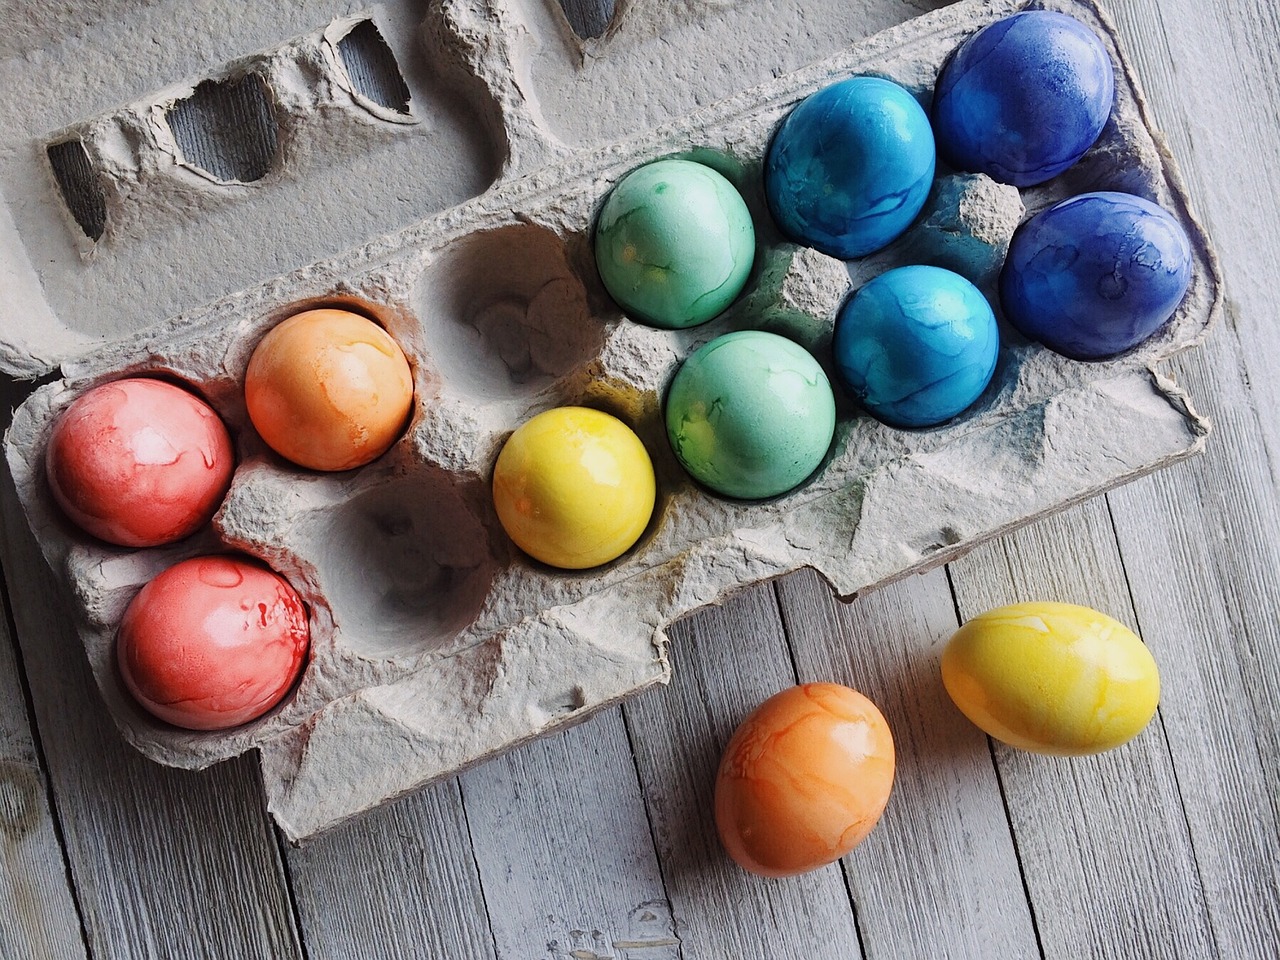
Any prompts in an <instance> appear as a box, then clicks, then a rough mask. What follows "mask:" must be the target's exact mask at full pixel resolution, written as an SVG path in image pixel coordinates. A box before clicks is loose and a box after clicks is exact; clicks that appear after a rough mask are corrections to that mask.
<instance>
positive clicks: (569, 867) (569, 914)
mask: <svg viewBox="0 0 1280 960" xmlns="http://www.w3.org/2000/svg"><path fill="white" fill-rule="evenodd" d="M460 780H461V786H462V796H463V799H464V801H465V804H466V811H467V822H468V823H469V825H470V827H471V837H472V843H473V845H474V849H475V854H476V860H477V863H478V864H479V866H480V875H481V880H482V882H483V885H484V895H485V902H486V903H487V904H488V906H489V917H490V922H491V924H492V928H493V938H494V943H495V944H496V946H497V955H498V957H499V958H500V960H524V958H528V957H550V958H555V960H561V958H563V960H569V958H587V957H591V958H595V957H609V958H619V960H625V958H628V957H634V958H636V960H676V958H677V957H679V956H680V951H679V946H680V944H679V940H678V939H677V938H676V935H675V931H674V928H673V923H672V918H671V907H670V904H669V903H668V902H667V895H666V890H665V888H664V886H663V880H662V874H661V872H660V871H659V869H658V861H657V857H656V855H655V853H654V844H653V837H652V835H651V833H650V831H649V824H648V820H647V819H646V816H645V810H644V805H643V802H642V801H641V798H640V786H639V782H638V781H637V778H636V767H635V762H634V761H633V759H632V756H631V747H630V744H629V743H628V741H627V732H626V729H625V727H624V726H623V722H622V713H621V711H620V710H619V709H617V708H614V709H611V710H607V711H604V712H603V713H601V714H599V715H597V716H596V717H594V718H592V719H591V720H589V721H587V722H586V723H585V724H583V725H581V726H578V727H574V728H572V729H570V730H568V731H566V732H565V733H564V734H563V735H560V736H554V737H550V738H547V739H544V740H539V741H535V742H533V743H529V744H526V745H525V746H523V747H521V748H520V749H518V750H515V751H513V752H511V753H508V754H506V755H504V756H502V757H499V758H498V759H496V760H493V761H490V762H488V763H485V764H483V765H481V766H479V767H477V768H475V769H473V770H470V771H468V772H467V773H464V774H463V775H462V777H461V778H460Z"/></svg>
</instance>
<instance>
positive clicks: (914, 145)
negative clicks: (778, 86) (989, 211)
mask: <svg viewBox="0 0 1280 960" xmlns="http://www.w3.org/2000/svg"><path fill="white" fill-rule="evenodd" d="M933 167H934V146H933V132H932V131H931V130H930V128H929V118H928V117H927V116H926V115H925V112H924V110H923V109H921V107H920V104H918V103H916V100H915V98H914V97H912V96H911V94H910V93H908V92H907V91H906V90H904V89H903V88H902V87H900V86H898V84H896V83H893V82H891V81H889V80H881V79H879V78H877V77H852V78H850V79H848V80H843V81H841V82H840V83H836V84H833V85H831V86H829V87H825V88H823V89H822V90H819V91H818V92H817V93H815V94H812V95H811V96H809V97H806V98H805V99H804V100H802V101H800V104H799V105H798V106H797V107H796V108H795V109H794V110H792V111H791V113H789V114H788V115H787V118H786V119H785V120H783V121H782V125H781V126H780V127H779V128H778V132H777V133H776V134H774V137H773V143H772V144H770V146H769V155H768V157H767V159H766V161H765V170H764V187H765V196H766V197H767V198H768V201H769V210H770V211H771V212H772V213H773V217H774V219H775V220H776V221H777V222H778V226H779V227H780V228H781V229H782V232H783V233H784V234H786V235H787V236H788V237H789V238H791V239H792V240H794V241H796V242H797V243H802V244H805V245H806V246H810V247H814V248H815V249H817V250H820V251H822V252H823V253H825V254H828V255H830V256H833V257H839V258H840V259H842V260H850V259H852V258H854V257H861V256H863V255H865V254H868V253H871V252H872V251H875V250H879V249H880V248H881V247H883V246H885V245H886V244H888V243H889V242H890V241H892V240H893V239H894V238H895V237H897V236H898V235H899V234H901V233H902V232H903V231H904V230H906V229H907V227H908V226H910V225H911V221H912V220H914V219H915V216H916V214H918V213H919V212H920V208H921V207H923V206H924V202H925V200H926V199H928V196H929V187H930V186H931V185H932V183H933Z"/></svg>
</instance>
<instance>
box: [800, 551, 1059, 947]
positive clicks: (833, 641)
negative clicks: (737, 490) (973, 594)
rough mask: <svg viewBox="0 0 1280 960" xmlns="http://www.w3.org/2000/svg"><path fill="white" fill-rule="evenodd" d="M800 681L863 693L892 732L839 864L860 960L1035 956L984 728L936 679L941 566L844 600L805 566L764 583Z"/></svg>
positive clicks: (943, 612)
mask: <svg viewBox="0 0 1280 960" xmlns="http://www.w3.org/2000/svg"><path fill="white" fill-rule="evenodd" d="M777 591H778V598H779V605H780V607H781V609H782V619H783V623H784V624H785V625H786V629H787V638H788V640H789V641H790V644H791V650H792V653H793V655H794V657H795V661H796V667H797V670H798V672H799V675H800V679H801V681H804V682H811V681H830V682H835V683H843V684H845V685H846V686H850V687H853V688H854V689H855V690H858V691H860V692H862V693H863V694H865V695H866V696H868V697H869V698H870V699H871V701H872V702H873V703H875V704H876V706H878V707H879V708H880V711H881V712H882V713H883V714H884V715H885V719H886V720H887V721H888V722H889V727H890V729H891V730H892V731H893V736H894V746H895V748H896V752H897V773H896V776H895V780H894V789H893V794H892V796H891V797H890V799H889V805H888V807H887V808H886V809H885V814H884V817H883V818H882V819H881V822H880V824H879V825H878V826H877V827H876V829H875V830H873V831H872V833H871V835H870V836H868V837H867V839H866V840H864V841H863V842H862V844H861V845H860V846H859V847H858V848H857V849H855V850H854V851H853V853H852V854H851V855H850V856H848V857H846V858H845V860H844V868H845V871H846V873H847V875H848V881H849V888H850V890H851V891H852V893H853V896H854V900H855V902H856V903H857V905H858V923H859V928H860V929H861V931H862V937H863V941H864V943H865V946H866V951H867V955H868V956H873V957H874V956H884V957H921V958H935V957H937V958H941V957H974V958H978V957H985V956H990V955H992V950H993V949H994V947H993V945H995V944H998V945H999V947H998V950H999V955H1000V956H1001V957H1002V958H1009V960H1012V958H1015V957H1039V956H1040V948H1039V946H1038V945H1037V943H1036V931H1035V927H1034V923H1033V921H1032V917H1031V912H1030V906H1029V905H1028V903H1027V897H1026V893H1025V892H1024V890H1023V885H1022V876H1021V872H1020V869H1019V865H1018V858H1017V854H1016V852H1015V850H1014V847H1013V839H1012V837H1011V835H1010V832H1009V823H1008V821H1007V819H1006V818H1005V811H1004V806H1003V804H1002V801H1001V797H1000V784H999V782H998V780H997V777H996V772H995V770H994V768H993V767H992V762H991V753H990V750H989V748H988V746H987V738H986V737H985V736H984V735H983V734H982V732H981V731H979V730H978V729H977V728H976V727H974V726H972V725H971V724H969V723H967V722H964V721H963V718H961V717H960V716H959V714H958V713H957V711H956V709H955V707H954V706H953V705H952V703H951V701H950V699H948V697H947V694H946V691H945V690H943V688H942V685H941V683H940V682H939V672H938V671H939V667H938V663H939V660H940V658H941V655H942V647H943V646H944V645H945V643H946V641H947V640H948V639H949V638H950V637H951V634H952V633H954V632H955V630H956V626H957V623H956V611H955V605H954V603H953V602H952V598H951V590H950V588H949V587H948V585H947V578H946V574H945V573H944V572H943V571H942V570H935V571H933V572H930V573H927V574H925V575H923V576H920V577H914V578H912V579H910V580H906V581H899V582H897V583H894V584H891V585H890V586H888V587H885V588H884V589H882V590H877V591H875V592H874V593H871V594H868V595H867V596H865V597H861V598H859V599H858V600H857V601H855V602H853V603H848V604H845V603H840V602H839V601H837V600H836V599H835V598H834V597H833V595H832V593H831V590H830V588H829V587H827V585H826V584H825V583H824V582H823V581H822V580H821V579H819V578H818V576H817V575H816V574H813V573H812V572H804V573H799V574H796V575H794V576H791V577H787V578H784V579H782V580H779V581H778V582H777Z"/></svg>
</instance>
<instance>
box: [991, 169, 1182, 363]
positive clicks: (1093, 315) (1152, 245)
mask: <svg viewBox="0 0 1280 960" xmlns="http://www.w3.org/2000/svg"><path fill="white" fill-rule="evenodd" d="M1190 283H1191V241H1190V239H1189V238H1188V237H1187V232H1186V231H1185V230H1184V229H1183V228H1182V225H1181V224H1180V223H1178V221H1177V220H1175V219H1174V218H1173V217H1172V216H1171V215H1170V214H1169V213H1168V212H1166V211H1165V210H1164V209H1162V208H1161V207H1158V206H1156V204H1154V203H1151V202H1150V201H1148V200H1144V199H1142V198H1141V197H1135V196H1133V195H1132V194H1127V193H1085V194H1081V195H1080V196H1078V197H1072V198H1071V199H1069V200H1064V201H1063V202H1062V203H1059V204H1058V205H1056V206H1053V207H1050V208H1049V209H1048V210H1045V211H1044V212H1043V213H1041V214H1039V215H1038V216H1036V217H1033V218H1032V219H1031V220H1029V221H1028V222H1027V223H1025V224H1024V225H1023V226H1022V227H1021V228H1020V229H1019V230H1018V232H1017V233H1016V234H1014V237H1013V242H1012V243H1011V244H1010V246H1009V255H1008V257H1007V258H1006V260H1005V265H1004V269H1003V270H1002V271H1001V273H1000V302H1001V304H1002V305H1003V307H1004V313H1005V316H1006V317H1007V318H1008V320H1009V322H1010V323H1012V324H1013V325H1014V326H1015V327H1017V328H1018V330H1020V331H1021V332H1022V333H1023V334H1024V335H1025V336H1027V337H1029V338H1030V339H1032V340H1038V341H1040V342H1041V343H1043V344H1044V345H1045V346H1046V347H1048V348H1049V349H1050V350H1053V351H1056V352H1057V353H1061V354H1064V355H1065V356H1068V357H1072V358H1074V359H1076V360H1098V359H1102V358H1104V357H1110V356H1114V355H1115V354H1117V353H1122V352H1124V351H1125V350H1128V349H1129V348H1130V347H1134V346H1137V345H1138V344H1139V343H1141V342H1142V341H1143V340H1145V339H1146V338H1147V337H1149V336H1151V335H1152V334H1153V333H1155V332H1156V331H1157V330H1159V329H1160V328H1161V327H1162V326H1164V324H1165V322H1166V321H1167V320H1168V319H1169V317H1171V316H1172V315H1173V312H1174V310H1176V309H1177V307H1178V304H1179V303H1181V302H1182V298H1183V296H1185V295H1186V292H1187V287H1188V285H1189V284H1190Z"/></svg>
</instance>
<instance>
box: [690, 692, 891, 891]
mask: <svg viewBox="0 0 1280 960" xmlns="http://www.w3.org/2000/svg"><path fill="white" fill-rule="evenodd" d="M894 763H895V760H894V748H893V736H892V734H891V733H890V732H889V725H888V724H887V723H886V722H885V719H884V716H883V715H882V714H881V713H880V711H879V710H878V709H877V708H876V705H875V704H873V703H872V702H871V701H870V700H868V699H867V698H866V697H864V696H863V695H862V694H860V693H858V692H857V691H856V690H851V689H849V688H848V687H844V686H840V685H839V684H834V683H807V684H804V685H803V686H798V687H791V688H790V689H788V690H783V691H782V692H781V693H778V694H775V695H774V696H772V697H770V698H769V699H768V700H766V701H765V702H764V703H762V704H760V706H759V707H757V708H756V709H755V710H754V711H752V713H751V715H750V716H748V717H747V718H746V719H745V720H743V721H742V723H741V724H740V725H739V726H738V729H737V730H735V731H734V734H733V737H732V738H731V739H730V740H729V744H728V746H726V747H725V750H724V754H723V756H722V758H721V760H720V769H719V772H718V773H717V774H716V787H715V819H716V829H717V831H718V832H719V834H720V842H721V843H722V844H723V845H724V848H725V851H726V852H727V853H728V854H729V856H730V857H732V858H733V860H734V861H735V862H736V863H737V864H738V865H739V866H741V867H742V868H743V869H745V870H749V871H750V872H752V873H756V874H759V875H761V876H764V877H789V876H794V875H796V874H800V873H807V872H808V871H810V870H816V869H818V868H819V867H821V866H824V865H826V864H828V863H831V862H833V861H835V860H838V859H840V858H841V857H843V856H844V855H845V854H847V853H849V851H851V850H852V849H853V848H854V847H856V846H857V845H858V844H859V843H861V842H862V841H863V839H865V838H866V836H867V834H868V833H870V832H871V830H872V828H873V827H875V825H876V823H878V822H879V820H880V815H881V814H882V813H883V812H884V808H885V806H886V804H888V802H889V794H890V792H891V791H892V789H893V774H894Z"/></svg>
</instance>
